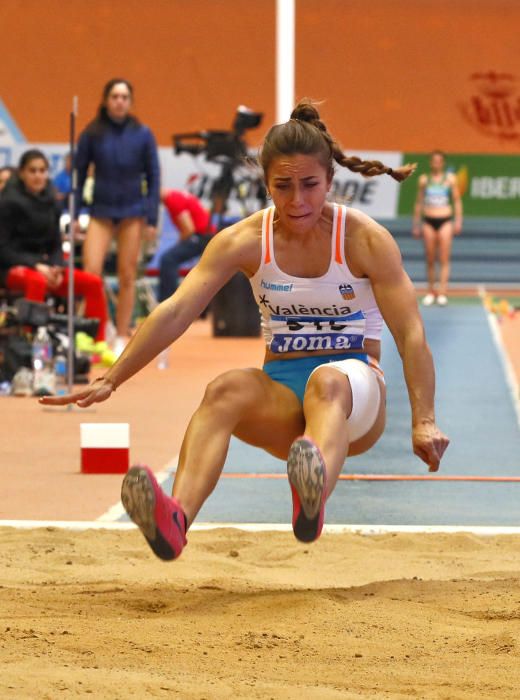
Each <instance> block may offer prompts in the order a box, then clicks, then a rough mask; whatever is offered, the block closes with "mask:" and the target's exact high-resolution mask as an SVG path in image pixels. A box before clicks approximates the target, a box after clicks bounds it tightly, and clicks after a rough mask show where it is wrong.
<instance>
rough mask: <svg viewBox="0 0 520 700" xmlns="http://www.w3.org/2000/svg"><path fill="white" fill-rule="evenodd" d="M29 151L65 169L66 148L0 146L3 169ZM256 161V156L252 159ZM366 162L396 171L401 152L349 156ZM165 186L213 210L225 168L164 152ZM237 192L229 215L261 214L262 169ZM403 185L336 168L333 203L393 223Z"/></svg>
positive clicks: (247, 174) (242, 180)
mask: <svg viewBox="0 0 520 700" xmlns="http://www.w3.org/2000/svg"><path fill="white" fill-rule="evenodd" d="M27 148H39V149H40V150H42V151H43V152H44V153H45V155H46V156H47V158H48V159H49V163H50V168H51V177H54V176H55V175H56V174H57V173H58V172H59V171H60V170H61V168H62V167H63V156H64V155H65V153H66V152H67V151H68V145H67V144H64V143H61V144H60V143H24V142H22V143H10V144H8V143H5V144H4V145H3V146H2V145H0V166H2V165H16V164H17V163H18V160H19V158H20V156H21V154H22V153H23V151H25V150H26V149H27ZM251 155H252V156H254V155H256V154H255V153H252V154H251ZM349 155H354V156H356V155H358V156H359V157H360V158H363V159H364V160H381V161H382V162H383V163H384V164H385V165H388V166H389V167H391V168H396V167H399V165H400V164H401V154H400V153H395V152H388V151H386V152H379V151H378V152H375V151H373V152H372V151H364V152H363V153H358V152H357V151H349ZM159 159H160V163H161V186H162V187H164V188H168V189H187V190H189V191H190V192H192V193H193V194H195V195H196V196H197V197H199V198H200V199H201V200H202V201H203V202H204V203H205V204H206V205H207V206H208V207H209V206H210V196H211V192H212V189H213V187H214V185H215V181H216V180H217V178H218V177H219V176H220V174H221V165H219V164H218V163H214V162H210V161H207V160H205V158H204V156H201V155H199V156H192V155H189V154H186V153H183V154H181V155H175V154H174V152H173V148H164V147H162V148H159ZM233 178H234V187H233V188H232V191H231V195H230V197H229V200H228V211H227V215H228V216H230V217H235V216H247V215H249V214H251V213H252V212H254V211H256V210H258V209H259V208H260V204H259V202H260V199H259V197H260V198H261V194H262V189H263V182H262V177H261V172H260V169H255V168H254V167H246V166H243V167H240V168H237V169H236V170H235V171H234V173H233ZM398 191H399V185H398V183H397V182H395V180H393V179H392V178H391V177H388V176H386V175H385V176H381V177H374V178H364V177H362V176H361V175H358V174H357V173H353V172H351V171H350V170H348V169H347V168H342V167H340V166H336V174H335V177H334V181H333V184H332V188H331V193H330V199H331V200H332V201H336V202H339V203H344V204H348V205H350V206H353V207H356V208H358V209H361V210H362V211H364V212H365V213H366V214H368V215H370V216H373V217H375V218H378V217H380V218H388V219H391V218H393V217H395V216H396V214H397V198H398Z"/></svg>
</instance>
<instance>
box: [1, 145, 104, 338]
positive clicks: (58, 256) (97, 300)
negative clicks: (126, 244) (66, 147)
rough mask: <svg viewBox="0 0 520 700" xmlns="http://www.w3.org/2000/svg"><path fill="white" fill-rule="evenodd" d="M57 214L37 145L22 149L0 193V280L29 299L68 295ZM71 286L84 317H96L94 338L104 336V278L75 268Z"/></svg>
mask: <svg viewBox="0 0 520 700" xmlns="http://www.w3.org/2000/svg"><path fill="white" fill-rule="evenodd" d="M59 217H60V210H59V205H58V204H57V202H56V198H55V194H54V190H53V187H52V185H51V184H50V182H49V162H48V160H47V158H46V157H45V156H44V154H43V153H42V152H41V151H38V150H36V149H30V150H28V151H25V153H23V154H22V156H21V158H20V163H19V167H18V173H17V174H16V175H13V176H11V178H10V179H9V182H8V183H7V185H6V187H5V189H4V191H3V192H2V196H1V198H0V284H3V285H4V286H6V287H7V288H8V289H13V290H21V291H22V292H23V294H24V295H25V297H26V298H27V299H30V300H31V301H40V302H42V301H44V300H45V295H46V294H47V293H52V294H55V295H56V296H66V295H67V286H68V276H69V271H68V269H67V268H66V267H64V265H63V255H62V249H61V234H60V227H59ZM74 291H75V293H76V294H78V295H81V296H83V297H84V298H85V316H87V317H88V318H97V319H99V328H98V333H97V336H96V339H97V340H103V339H104V337H105V324H106V320H107V305H106V300H105V293H104V289H103V281H102V280H101V278H100V277H98V276H97V275H93V274H90V273H88V272H84V271H82V270H74Z"/></svg>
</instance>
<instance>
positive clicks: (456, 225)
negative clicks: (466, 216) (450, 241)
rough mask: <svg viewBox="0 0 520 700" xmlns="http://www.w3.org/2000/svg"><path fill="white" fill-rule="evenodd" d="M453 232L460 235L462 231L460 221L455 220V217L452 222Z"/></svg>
mask: <svg viewBox="0 0 520 700" xmlns="http://www.w3.org/2000/svg"><path fill="white" fill-rule="evenodd" d="M453 233H454V234H455V236H460V234H461V233H462V221H457V219H455V222H454V224H453Z"/></svg>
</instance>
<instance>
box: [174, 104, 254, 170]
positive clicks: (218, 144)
mask: <svg viewBox="0 0 520 700" xmlns="http://www.w3.org/2000/svg"><path fill="white" fill-rule="evenodd" d="M263 116H264V115H263V113H262V112H253V110H251V109H249V108H248V107H244V105H240V107H238V109H237V111H236V115H235V119H234V120H233V125H232V129H231V131H215V130H211V131H192V132H189V133H185V134H174V135H173V146H174V152H175V154H176V155H178V154H180V153H190V154H191V155H193V156H198V155H200V154H205V156H206V160H211V161H217V162H226V161H228V160H232V161H241V160H242V159H243V158H245V157H246V156H247V144H246V143H245V142H244V141H243V139H242V136H243V135H244V133H245V132H246V131H247V130H248V129H255V128H256V127H257V126H259V125H260V124H261V122H262V118H263Z"/></svg>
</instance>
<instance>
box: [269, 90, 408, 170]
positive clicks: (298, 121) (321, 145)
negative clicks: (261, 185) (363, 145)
mask: <svg viewBox="0 0 520 700" xmlns="http://www.w3.org/2000/svg"><path fill="white" fill-rule="evenodd" d="M297 153H298V154H303V155H315V156H317V157H318V159H319V160H320V162H321V163H322V165H323V166H324V167H325V168H326V169H327V171H328V174H329V177H331V178H332V176H333V175H334V161H335V162H336V163H339V165H342V166H343V167H345V168H348V169H349V170H352V171H353V172H355V173H360V174H361V175H364V176H365V177H373V176H375V175H390V177H393V178H394V180H397V182H402V181H403V180H405V179H406V178H407V177H408V176H409V175H411V174H412V173H413V171H414V170H415V168H416V166H417V164H416V163H414V164H411V165H402V166H401V167H399V168H389V167H388V166H386V165H385V164H384V163H381V161H379V160H362V159H361V158H358V156H346V155H345V154H344V153H343V151H342V149H341V147H340V145H339V144H338V143H337V142H336V141H335V140H334V138H333V137H332V136H331V135H330V134H329V132H328V130H327V127H326V126H325V124H324V123H323V122H322V120H321V119H320V115H319V112H318V110H317V109H316V106H315V104H314V103H313V102H311V101H310V100H308V99H304V100H301V101H300V102H298V104H297V105H296V107H295V108H294V109H293V111H292V113H291V118H290V119H289V121H288V122H285V123H284V124H277V125H276V126H273V127H271V129H269V131H268V132H267V135H266V137H265V140H264V143H263V146H262V149H261V151H260V156H259V160H260V165H261V166H262V169H263V171H264V177H265V179H267V172H268V170H269V166H270V165H271V162H272V160H273V158H276V157H278V156H281V155H285V156H290V155H295V154H297Z"/></svg>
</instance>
